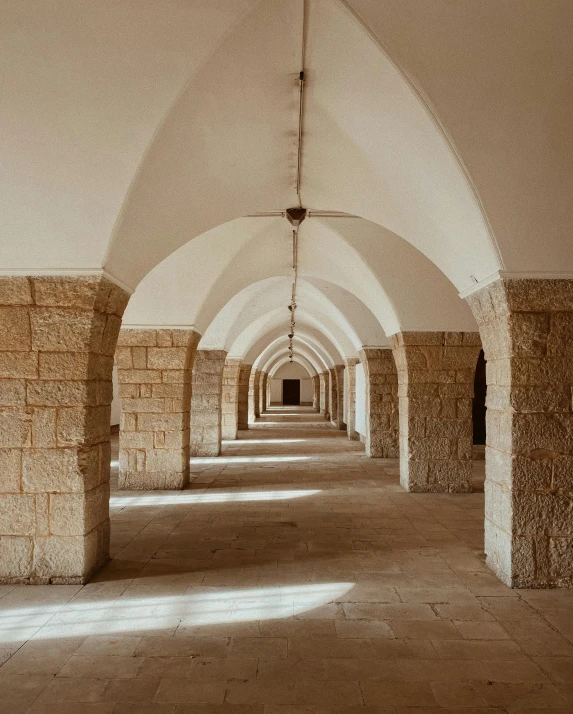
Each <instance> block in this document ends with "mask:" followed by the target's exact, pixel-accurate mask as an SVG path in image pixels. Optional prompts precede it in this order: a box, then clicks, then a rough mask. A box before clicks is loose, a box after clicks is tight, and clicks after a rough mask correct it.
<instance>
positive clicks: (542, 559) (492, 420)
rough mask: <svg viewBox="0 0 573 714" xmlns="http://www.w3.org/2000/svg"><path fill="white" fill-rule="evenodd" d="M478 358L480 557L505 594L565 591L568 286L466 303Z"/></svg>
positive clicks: (571, 568) (572, 382) (570, 359)
mask: <svg viewBox="0 0 573 714" xmlns="http://www.w3.org/2000/svg"><path fill="white" fill-rule="evenodd" d="M468 303H469V304H470V307H471V308H472V311H473V313H474V316H475V318H476V320H477V322H478V325H479V329H480V334H481V337H482V342H483V348H484V353H485V358H486V360H487V385H488V386H487V445H486V484H485V503H486V520H485V551H486V554H487V564H488V565H489V567H490V568H492V569H493V570H494V572H495V573H496V574H497V575H498V576H499V577H500V578H501V579H502V580H503V581H504V582H505V583H506V584H508V585H511V586H514V587H563V586H566V587H571V586H572V585H573V500H572V496H573V409H572V390H573V281H570V280H498V281H496V282H494V283H492V284H491V285H489V286H487V287H486V288H483V289H482V290H480V291H479V292H476V293H474V294H473V295H471V296H470V297H469V298H468Z"/></svg>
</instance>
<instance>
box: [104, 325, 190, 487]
mask: <svg viewBox="0 0 573 714" xmlns="http://www.w3.org/2000/svg"><path fill="white" fill-rule="evenodd" d="M199 339H200V335H199V334H198V333H196V332H194V331H193V330H184V329H183V330H161V329H155V328H152V329H147V330H146V329H131V328H123V329H122V330H121V332H120V333H119V340H118V346H117V350H116V361H117V375H118V380H119V394H120V397H121V423H120V429H119V488H123V489H144V490H147V489H180V488H184V487H185V486H186V485H187V484H188V483H189V409H190V404H191V369H192V367H193V359H194V357H195V350H196V348H197V343H198V342H199Z"/></svg>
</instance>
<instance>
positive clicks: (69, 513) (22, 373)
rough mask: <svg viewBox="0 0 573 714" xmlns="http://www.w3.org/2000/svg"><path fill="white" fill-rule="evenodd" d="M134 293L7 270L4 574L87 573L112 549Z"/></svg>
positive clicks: (79, 578) (0, 460)
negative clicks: (124, 354) (120, 346)
mask: <svg viewBox="0 0 573 714" xmlns="http://www.w3.org/2000/svg"><path fill="white" fill-rule="evenodd" d="M127 301H128V295H127V294H126V293H125V292H124V291H123V290H121V289H120V288H118V287H117V286H116V285H114V284H112V283H111V282H109V281H108V280H106V279H104V278H101V277H95V276H94V277H61V276H51V277H47V276H46V277H0V582H4V583H6V582H22V583H83V582H85V581H86V580H87V579H88V578H89V577H90V575H91V574H92V573H93V572H94V571H95V570H97V568H98V567H99V566H101V565H102V564H103V563H104V562H105V561H106V560H107V559H108V558H109V468H110V446H109V422H110V404H111V399H112V381H111V380H112V368H113V355H114V351H115V346H116V342H117V336H118V333H119V328H120V325H121V316H122V315H123V311H124V309H125V307H126V305H127Z"/></svg>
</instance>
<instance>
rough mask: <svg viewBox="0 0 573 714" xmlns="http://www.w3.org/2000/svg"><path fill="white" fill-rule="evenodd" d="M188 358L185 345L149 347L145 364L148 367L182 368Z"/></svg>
mask: <svg viewBox="0 0 573 714" xmlns="http://www.w3.org/2000/svg"><path fill="white" fill-rule="evenodd" d="M188 359H190V355H189V352H188V350H187V348H186V347H149V348H148V349H147V366H148V367H149V368H150V369H183V368H184V367H185V363H186V361H187V360H188Z"/></svg>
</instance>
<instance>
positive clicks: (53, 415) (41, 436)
mask: <svg viewBox="0 0 573 714" xmlns="http://www.w3.org/2000/svg"><path fill="white" fill-rule="evenodd" d="M56 419H57V409H55V408H53V407H36V408H35V409H33V410H32V446H33V447H34V448H54V447H55V446H57V443H56V442H57V439H56Z"/></svg>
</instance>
